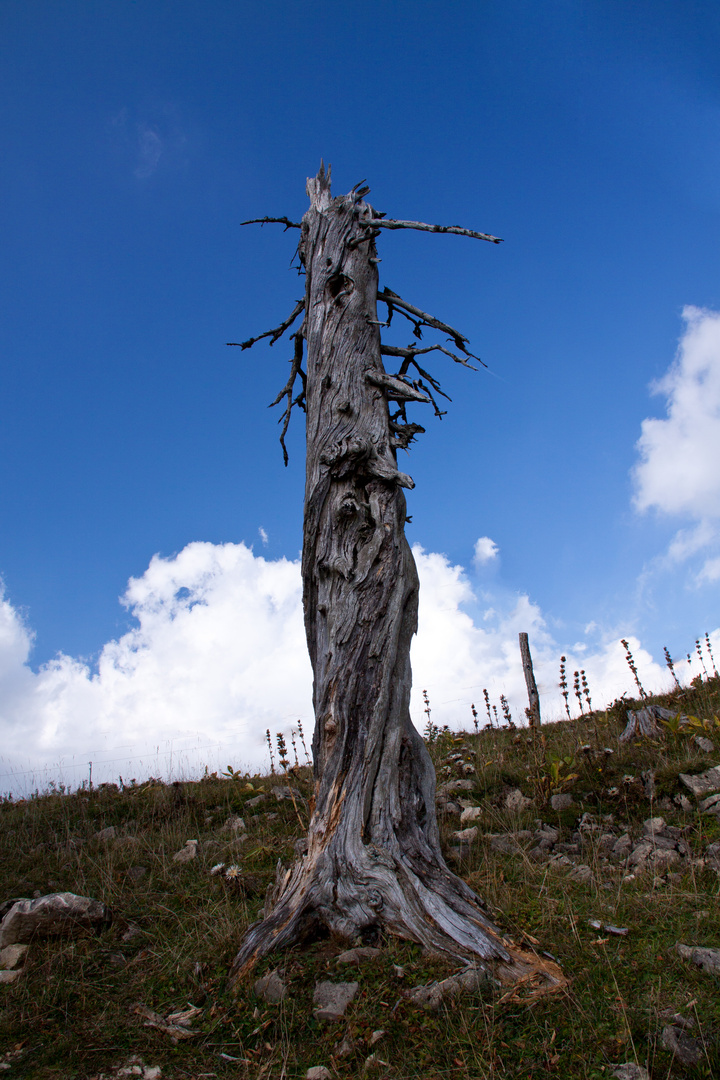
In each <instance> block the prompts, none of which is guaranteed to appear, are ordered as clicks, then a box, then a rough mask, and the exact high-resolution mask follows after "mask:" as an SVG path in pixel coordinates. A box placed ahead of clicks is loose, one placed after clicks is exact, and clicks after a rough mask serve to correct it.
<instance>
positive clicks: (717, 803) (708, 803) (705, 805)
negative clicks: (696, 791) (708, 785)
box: [698, 794, 720, 817]
mask: <svg viewBox="0 0 720 1080" xmlns="http://www.w3.org/2000/svg"><path fill="white" fill-rule="evenodd" d="M698 810H699V811H700V813H701V814H713V815H714V816H715V817H720V794H718V795H710V796H709V798H707V799H703V801H702V802H701V803H700V805H699V806H698Z"/></svg>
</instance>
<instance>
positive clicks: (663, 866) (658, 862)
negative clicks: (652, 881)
mask: <svg viewBox="0 0 720 1080" xmlns="http://www.w3.org/2000/svg"><path fill="white" fill-rule="evenodd" d="M677 862H680V854H679V852H677V851H668V850H667V849H666V848H661V849H660V850H658V851H656V852H655V853H654V854H653V857H652V864H653V868H654V869H655V870H656V871H658V872H662V871H663V870H667V868H668V866H674V865H675V863H677Z"/></svg>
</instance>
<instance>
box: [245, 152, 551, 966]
mask: <svg viewBox="0 0 720 1080" xmlns="http://www.w3.org/2000/svg"><path fill="white" fill-rule="evenodd" d="M308 194H309V195H310V199H311V206H310V209H309V211H308V212H307V213H306V214H305V217H304V219H303V223H302V234H301V240H300V247H299V251H300V258H301V260H302V262H303V264H304V266H305V270H306V274H307V279H306V296H305V322H304V328H303V334H304V337H305V340H306V342H307V380H306V387H305V393H306V403H307V466H306V487H305V520H304V533H303V558H302V574H303V588H304V595H303V603H304V611H305V629H306V633H307V641H308V648H309V651H310V658H311V661H312V667H313V673H314V690H313V700H314V708H315V734H314V739H313V751H314V770H315V795H314V805H313V809H312V816H311V821H310V827H309V836H308V849H307V854H305V855H304V856H303V857H301V858H300V859H299V860H298V861H297V862H296V863H295V864H294V866H292V867H291V868H290V869H287V870H282V869H281V868H278V877H277V882H276V886H275V888H274V892H273V893H272V895H271V896H269V897H268V902H267V903H266V907H265V918H264V920H263V921H262V922H259V923H256V924H255V925H254V926H252V927H250V929H249V930H248V932H247V935H246V937H245V939H244V941H243V943H242V946H241V948H240V951H239V953H238V955H237V957H236V960H235V964H234V967H233V973H232V978H233V980H237V979H238V978H239V977H240V976H242V975H243V974H244V973H245V972H247V971H249V970H250V969H251V968H252V966H253V964H254V963H255V961H256V960H257V959H258V958H260V957H261V956H263V955H264V954H266V953H267V952H269V951H270V950H272V949H277V948H281V947H283V946H289V945H291V944H293V943H295V942H296V941H298V940H299V939H302V938H303V937H307V936H312V935H314V934H315V933H317V932H318V931H321V930H323V929H325V930H327V931H331V932H333V933H336V934H338V935H340V936H342V937H344V938H350V939H352V938H354V937H356V936H357V935H358V934H360V933H362V932H364V931H367V930H368V929H370V928H375V927H385V928H387V929H388V930H390V931H392V932H394V933H396V934H398V935H400V936H402V937H405V938H409V939H411V940H413V941H416V942H419V943H421V944H422V945H424V946H426V947H427V948H428V949H431V950H433V951H434V952H439V953H444V954H447V955H449V956H453V957H458V958H462V959H464V960H468V959H473V960H475V961H477V962H480V963H483V964H486V965H487V966H488V969H490V968H492V970H493V971H494V972H495V973H496V974H497V975H499V977H500V978H501V980H502V981H513V980H515V979H517V978H519V977H521V976H529V977H532V976H533V975H537V976H538V978H539V979H540V980H544V981H545V982H553V981H555V982H558V981H559V980H561V976H560V973H559V971H558V969H557V968H556V967H555V965H553V964H550V963H548V962H546V961H543V960H541V959H540V958H538V957H537V956H536V955H535V954H533V953H527V952H525V951H522V950H520V949H518V948H517V947H515V946H514V945H512V944H511V943H510V942H508V941H507V940H506V939H504V938H503V936H502V934H501V932H500V931H499V930H498V929H497V928H496V927H495V926H494V925H493V923H492V922H491V920H490V919H489V917H488V915H487V913H486V912H485V910H483V906H482V904H481V902H480V901H479V900H478V898H477V897H476V896H475V894H474V893H473V892H472V890H471V889H470V888H469V887H468V886H467V885H466V884H465V883H464V882H463V881H461V880H460V878H458V877H457V876H456V875H455V874H453V873H452V872H451V871H450V870H449V869H448V867H447V866H446V864H445V861H444V859H443V856H442V853H441V850H440V838H439V832H438V825H437V821H436V815H435V772H434V769H433V765H432V762H431V760H430V756H429V754H428V752H427V749H426V747H425V744H424V743H423V740H422V739H421V737H420V735H419V734H418V733H417V731H416V729H415V728H414V726H413V724H412V722H411V720H410V712H409V702H410V687H411V672H410V642H411V639H412V636H413V634H414V633H415V631H416V629H417V610H418V578H417V572H416V568H415V563H414V559H413V556H412V553H411V551H410V547H409V545H408V542H407V540H406V538H405V533H404V525H405V516H406V504H405V496H404V494H403V490H402V489H403V488H411V487H413V482H412V480H411V479H410V477H408V476H406V475H404V474H403V473H401V472H399V471H398V468H397V461H396V446H397V445H398V444H402V437H400V438H399V439H398V438H397V425H396V426H395V429H393V427H392V422H391V419H390V414H389V409H388V400H395V401H398V402H402V401H409V400H421V401H423V400H424V401H427V400H428V399H427V397H425V395H424V394H423V393H422V392H419V391H418V390H417V388H415V387H413V385H411V384H410V383H409V382H404V381H403V380H402V378H398V377H397V376H390V375H387V374H386V373H385V371H384V368H383V363H382V359H381V345H380V331H379V325H378V315H377V296H378V272H377V257H376V251H375V243H374V236H375V229H374V225H375V223H376V221H375V214H374V211H373V209H372V207H370V206H369V205H368V204H366V203H365V202H364V201H363V200H362V199H361V198H360V197H359V195H358V194H355V193H351V194H350V195H347V196H343V197H340V198H336V199H332V198H331V195H330V183H329V174H328V175H326V174H325V173H324V171H323V170H322V169H321V171H320V173H319V175H318V176H317V178H315V179H312V180H309V181H308ZM370 222H373V225H369V223H370ZM393 295H394V294H393Z"/></svg>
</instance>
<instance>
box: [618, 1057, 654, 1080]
mask: <svg viewBox="0 0 720 1080" xmlns="http://www.w3.org/2000/svg"><path fill="white" fill-rule="evenodd" d="M612 1074H613V1076H615V1077H617V1080H650V1073H649V1072H648V1071H647V1069H646V1068H644V1066H642V1065H636V1064H635V1063H634V1062H633V1061H626V1062H625V1064H624V1065H616V1066H615V1067H614V1068H613V1070H612Z"/></svg>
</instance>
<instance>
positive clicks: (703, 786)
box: [680, 765, 720, 799]
mask: <svg viewBox="0 0 720 1080" xmlns="http://www.w3.org/2000/svg"><path fill="white" fill-rule="evenodd" d="M680 780H681V781H682V783H683V784H684V785H685V787H686V788H688V789H689V790H690V791H691V792H692V793H693V795H694V796H695V798H696V799H699V798H701V796H703V795H707V794H708V793H709V792H711V791H720V767H718V766H717V765H715V766H714V767H713V768H712V769H707V770H706V771H705V772H704V773H699V774H697V775H695V776H690V775H689V774H688V773H680Z"/></svg>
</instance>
